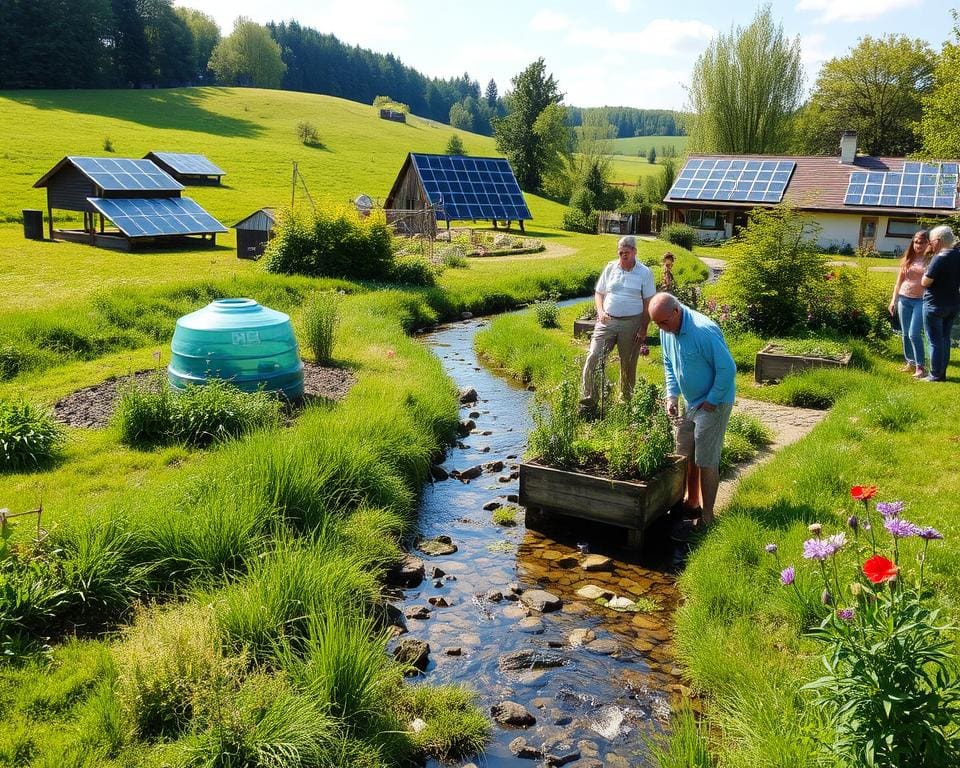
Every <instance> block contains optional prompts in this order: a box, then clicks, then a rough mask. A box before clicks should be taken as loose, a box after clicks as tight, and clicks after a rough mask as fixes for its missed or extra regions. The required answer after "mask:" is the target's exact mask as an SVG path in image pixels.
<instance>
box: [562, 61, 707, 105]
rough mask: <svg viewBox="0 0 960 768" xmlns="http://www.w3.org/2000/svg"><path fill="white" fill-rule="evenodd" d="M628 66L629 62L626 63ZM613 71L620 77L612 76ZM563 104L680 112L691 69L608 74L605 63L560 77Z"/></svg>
mask: <svg viewBox="0 0 960 768" xmlns="http://www.w3.org/2000/svg"><path fill="white" fill-rule="evenodd" d="M626 63H629V62H626ZM612 71H617V72H618V73H619V74H618V75H617V76H616V77H612V76H611V74H610V73H611V72H612ZM559 79H560V81H561V82H562V83H563V86H564V90H565V91H566V92H567V96H566V99H564V101H565V102H566V103H567V104H575V105H576V106H578V107H602V106H616V105H619V104H630V105H633V106H638V107H643V108H645V109H683V106H684V102H685V101H686V91H684V86H685V85H686V84H688V83H689V81H690V68H689V67H686V68H684V67H680V68H669V67H645V68H636V69H630V68H629V67H628V68H625V69H624V68H621V69H618V70H611V68H610V67H609V66H607V64H606V63H605V62H598V63H597V64H596V65H592V66H589V67H571V68H570V70H569V71H564V72H562V73H560V78H559Z"/></svg>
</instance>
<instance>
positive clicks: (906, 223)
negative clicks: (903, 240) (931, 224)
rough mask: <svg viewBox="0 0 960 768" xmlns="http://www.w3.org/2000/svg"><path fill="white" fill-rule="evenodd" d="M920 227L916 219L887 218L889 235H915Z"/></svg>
mask: <svg viewBox="0 0 960 768" xmlns="http://www.w3.org/2000/svg"><path fill="white" fill-rule="evenodd" d="M920 229H922V227H921V226H920V225H919V224H918V223H917V221H916V219H887V237H913V236H914V234H916V232H917V230H920Z"/></svg>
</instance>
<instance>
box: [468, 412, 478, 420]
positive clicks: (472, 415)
mask: <svg viewBox="0 0 960 768" xmlns="http://www.w3.org/2000/svg"><path fill="white" fill-rule="evenodd" d="M467 416H469V417H470V418H471V419H479V418H480V411H470V413H468V414H467Z"/></svg>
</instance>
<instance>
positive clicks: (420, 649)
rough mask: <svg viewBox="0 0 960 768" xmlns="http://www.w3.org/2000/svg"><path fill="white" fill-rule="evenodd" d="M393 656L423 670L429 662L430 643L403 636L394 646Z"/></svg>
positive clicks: (402, 662)
mask: <svg viewBox="0 0 960 768" xmlns="http://www.w3.org/2000/svg"><path fill="white" fill-rule="evenodd" d="M393 658H395V659H396V660H397V661H399V662H400V663H401V664H408V665H409V666H411V667H413V668H414V669H418V670H420V671H421V672H423V671H424V670H425V669H426V668H427V665H428V664H429V663H430V643H428V642H426V641H425V640H417V639H416V638H415V637H405V638H403V639H402V640H400V642H398V643H397V645H396V646H395V647H394V649H393Z"/></svg>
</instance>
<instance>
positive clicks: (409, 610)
mask: <svg viewBox="0 0 960 768" xmlns="http://www.w3.org/2000/svg"><path fill="white" fill-rule="evenodd" d="M403 615H404V616H406V617H407V618H408V619H429V618H430V609H429V608H428V607H427V606H425V605H408V606H407V607H406V608H404V609H403Z"/></svg>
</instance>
